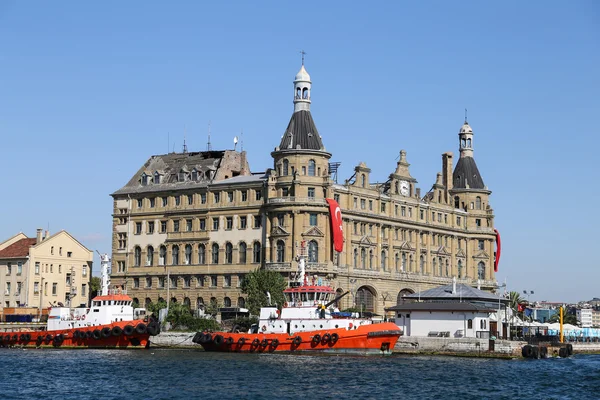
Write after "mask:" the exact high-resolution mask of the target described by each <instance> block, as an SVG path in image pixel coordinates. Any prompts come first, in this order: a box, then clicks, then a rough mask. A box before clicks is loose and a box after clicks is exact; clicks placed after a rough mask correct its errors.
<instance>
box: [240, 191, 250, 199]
mask: <svg viewBox="0 0 600 400" xmlns="http://www.w3.org/2000/svg"><path fill="white" fill-rule="evenodd" d="M241 194H242V201H248V191H247V190H242V191H241Z"/></svg>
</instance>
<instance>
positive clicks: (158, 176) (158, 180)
mask: <svg viewBox="0 0 600 400" xmlns="http://www.w3.org/2000/svg"><path fill="white" fill-rule="evenodd" d="M154 183H155V184H157V183H160V174H159V173H158V171H156V172H155V173H154Z"/></svg>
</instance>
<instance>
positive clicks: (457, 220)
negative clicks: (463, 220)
mask: <svg viewBox="0 0 600 400" xmlns="http://www.w3.org/2000/svg"><path fill="white" fill-rule="evenodd" d="M456 225H458V226H460V217H456Z"/></svg>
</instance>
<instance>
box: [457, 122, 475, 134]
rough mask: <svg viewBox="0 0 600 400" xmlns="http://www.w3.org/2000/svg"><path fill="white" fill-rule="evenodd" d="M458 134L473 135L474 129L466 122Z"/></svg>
mask: <svg viewBox="0 0 600 400" xmlns="http://www.w3.org/2000/svg"><path fill="white" fill-rule="evenodd" d="M458 133H473V128H471V125H469V123H468V122H467V121H465V123H464V124H463V126H461V127H460V130H459V131H458Z"/></svg>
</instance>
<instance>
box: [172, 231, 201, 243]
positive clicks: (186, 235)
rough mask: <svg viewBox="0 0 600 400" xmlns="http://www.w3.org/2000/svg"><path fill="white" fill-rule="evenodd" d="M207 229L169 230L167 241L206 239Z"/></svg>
mask: <svg viewBox="0 0 600 400" xmlns="http://www.w3.org/2000/svg"><path fill="white" fill-rule="evenodd" d="M208 237H209V231H192V232H169V233H167V240H166V241H167V242H178V241H185V240H208Z"/></svg>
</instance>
